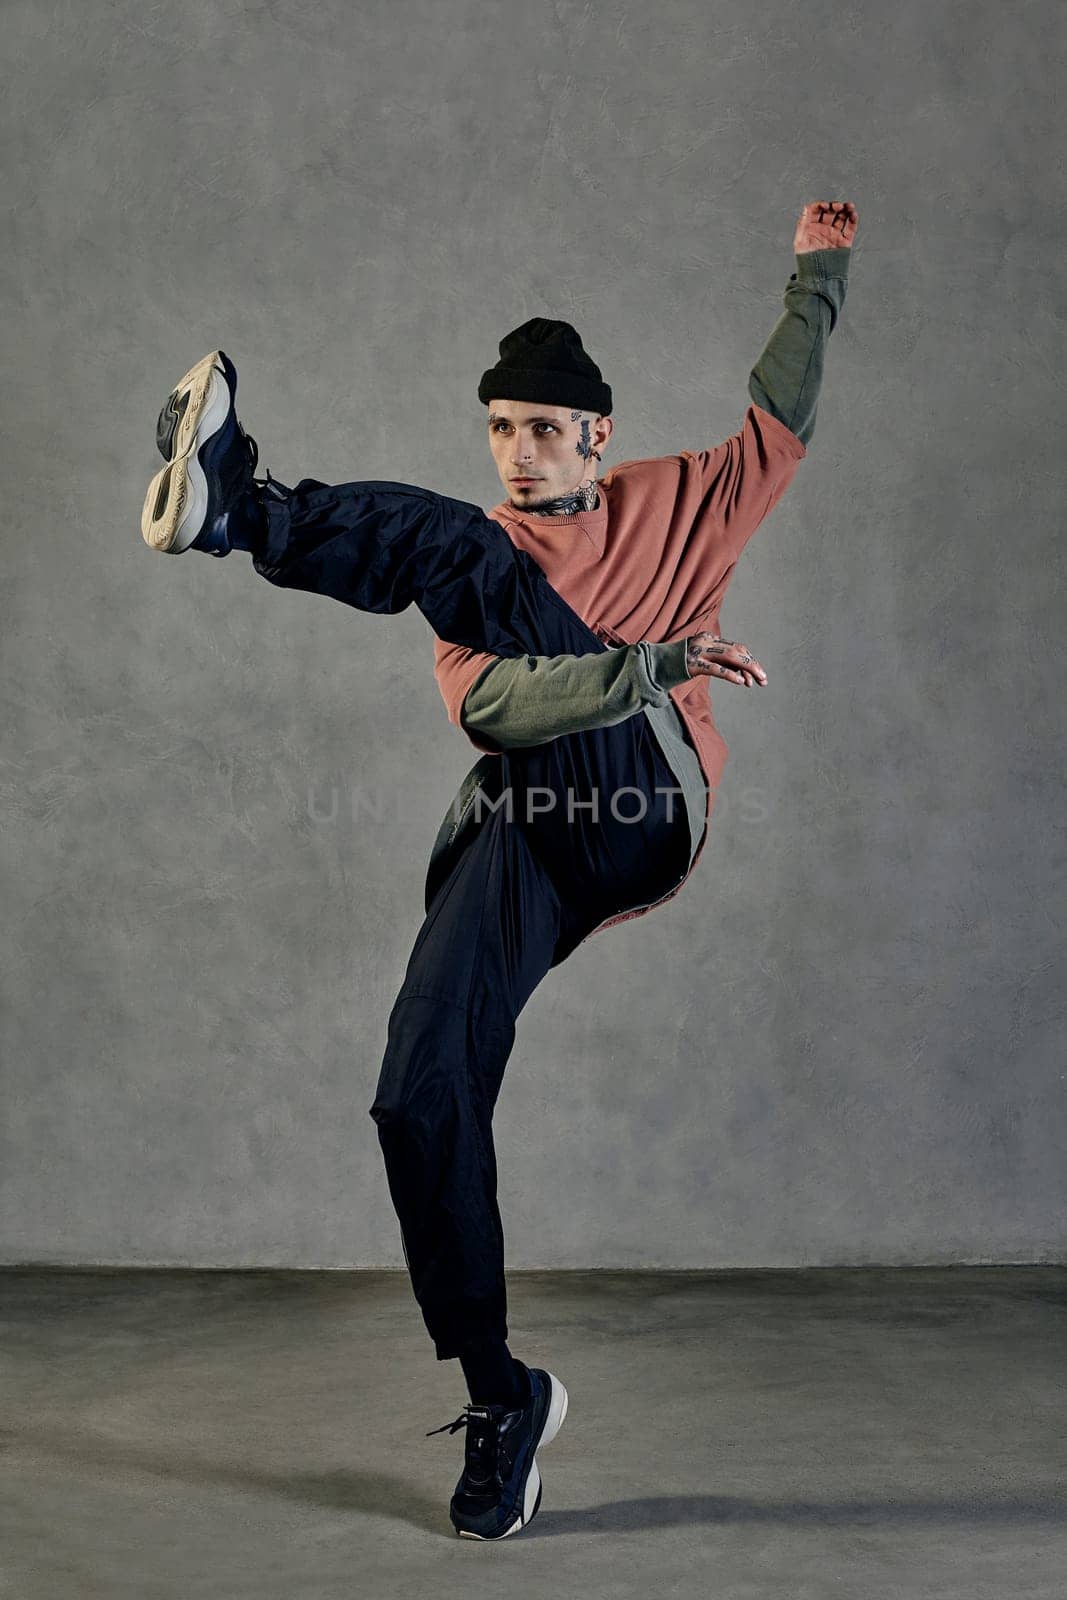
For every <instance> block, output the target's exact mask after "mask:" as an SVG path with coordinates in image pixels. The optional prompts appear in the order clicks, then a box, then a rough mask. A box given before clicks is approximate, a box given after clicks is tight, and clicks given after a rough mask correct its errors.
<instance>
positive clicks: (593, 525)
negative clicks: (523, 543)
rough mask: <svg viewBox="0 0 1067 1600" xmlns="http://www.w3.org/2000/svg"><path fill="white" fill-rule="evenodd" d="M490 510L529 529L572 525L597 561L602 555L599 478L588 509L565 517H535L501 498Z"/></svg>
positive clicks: (603, 507)
mask: <svg viewBox="0 0 1067 1600" xmlns="http://www.w3.org/2000/svg"><path fill="white" fill-rule="evenodd" d="M493 512H494V515H496V516H498V517H500V518H501V520H503V521H507V522H513V523H516V524H517V525H518V526H519V527H522V528H529V529H531V530H537V531H540V530H542V529H545V528H547V527H548V526H549V525H552V526H555V525H559V526H562V527H568V526H574V527H576V528H578V529H579V531H580V532H581V533H582V534H583V535H584V537H585V538H586V539H588V541H589V543H590V545H591V546H592V547H593V550H594V551H595V552H596V556H597V560H599V559H600V557H601V556H602V555H603V554H604V546H605V543H606V542H607V535H608V497H607V494H606V493H605V490H604V480H603V479H602V478H600V479H598V480H597V504H596V506H595V507H594V509H593V510H592V511H575V512H573V513H572V515H571V516H569V517H539V516H537V514H536V513H533V514H531V513H530V512H527V511H520V510H519V509H518V508H517V507H516V506H513V505H512V503H511V501H510V500H501V502H500V504H499V505H495V506H494V507H493Z"/></svg>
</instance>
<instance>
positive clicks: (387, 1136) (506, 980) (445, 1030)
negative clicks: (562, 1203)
mask: <svg viewBox="0 0 1067 1600" xmlns="http://www.w3.org/2000/svg"><path fill="white" fill-rule="evenodd" d="M560 926H561V911H560V902H559V897H558V894H557V892H556V890H555V888H554V886H553V885H552V883H551V881H550V879H549V878H548V875H547V873H546V872H545V870H544V868H543V867H542V866H541V865H540V863H539V862H538V860H537V858H536V856H535V855H534V854H533V852H532V851H531V850H530V848H529V845H528V843H527V841H526V838H525V835H524V833H523V831H522V829H521V828H518V827H514V826H512V825H511V824H509V823H508V821H507V819H506V816H505V813H504V812H503V811H500V812H497V813H495V814H494V815H493V816H492V817H491V818H489V819H487V820H486V822H485V824H484V825H483V826H482V827H481V828H479V830H478V831H477V833H476V834H475V835H474V836H473V838H472V840H471V842H470V844H469V845H468V846H467V848H466V849H465V850H464V851H463V853H462V855H461V856H460V857H459V859H458V860H457V861H456V863H455V865H454V866H453V868H452V871H451V873H450V874H449V876H448V878H447V879H446V880H445V882H444V883H443V884H442V886H441V888H440V889H439V891H438V893H437V895H436V896H435V898H434V900H433V903H432V904H431V907H430V909H429V911H428V913H427V915H426V919H425V921H424V922H423V925H422V928H421V930H420V932H419V935H418V938H417V939H416V941H415V946H414V949H413V950H412V953H411V957H410V960H409V962H408V967H407V973H406V975H405V978H404V982H403V986H402V988H401V990H400V993H399V995H398V996H397V999H396V1002H395V1004H394V1006H393V1010H392V1014H391V1016H390V1018H389V1030H388V1044H387V1047H386V1052H385V1059H384V1061H383V1064H382V1068H381V1073H380V1076H379V1079H378V1086H377V1091H376V1094H375V1098H374V1103H373V1105H372V1106H371V1108H370V1115H371V1116H372V1117H373V1119H374V1121H375V1122H376V1123H377V1125H378V1136H379V1141H380V1143H381V1147H382V1151H383V1154H384V1156H385V1163H386V1171H387V1174H388V1180H389V1189H390V1193H391V1195H392V1199H393V1204H394V1206H395V1208H396V1212H397V1216H398V1218H399V1220H400V1228H401V1236H402V1239H403V1244H404V1254H405V1259H406V1261H407V1264H408V1270H409V1272H410V1275H411V1282H412V1288H413V1290H414V1293H415V1298H416V1300H417V1301H418V1303H419V1306H420V1308H421V1311H422V1315H423V1319H424V1321H425V1323H426V1326H427V1329H428V1331H429V1333H430V1336H431V1338H432V1339H433V1341H434V1345H435V1347H436V1350H437V1355H438V1358H439V1359H440V1360H445V1359H446V1358H448V1357H450V1356H458V1355H460V1354H461V1353H462V1349H463V1347H464V1346H465V1345H469V1344H470V1343H471V1342H472V1341H474V1340H476V1339H487V1340H493V1339H495V1340H499V1341H503V1340H505V1339H506V1338H507V1314H506V1313H507V1302H506V1293H505V1284H504V1239H503V1231H502V1227H501V1222H500V1212H499V1208H498V1205H497V1198H496V1185H497V1172H496V1157H495V1152H494V1145H493V1134H492V1117H493V1108H494V1106H495V1104H496V1100H497V1096H498V1094H499V1091H500V1085H501V1080H502V1078H503V1074H504V1068H505V1065H506V1063H507V1060H508V1057H509V1055H510V1053H511V1049H512V1045H513V1044H514V1039H515V1019H516V1018H517V1017H518V1015H519V1013H520V1012H521V1011H522V1009H523V1007H524V1006H525V1004H526V1002H527V1000H528V999H529V997H530V995H531V994H532V992H533V990H534V988H535V987H536V985H537V984H538V983H539V982H540V980H541V978H542V977H543V976H544V974H545V973H546V972H547V971H548V970H549V968H550V967H551V965H552V964H553V958H554V953H555V950H556V945H557V940H558V937H559V933H560Z"/></svg>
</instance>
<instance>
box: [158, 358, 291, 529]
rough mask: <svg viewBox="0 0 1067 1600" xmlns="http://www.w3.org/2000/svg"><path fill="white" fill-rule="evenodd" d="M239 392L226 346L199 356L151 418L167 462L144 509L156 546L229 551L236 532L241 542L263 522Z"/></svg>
mask: <svg viewBox="0 0 1067 1600" xmlns="http://www.w3.org/2000/svg"><path fill="white" fill-rule="evenodd" d="M236 394H237V369H236V367H235V366H234V364H233V362H232V361H231V360H230V358H229V356H227V355H226V353H225V351H223V350H213V351H212V352H211V354H210V355H207V356H205V357H204V359H203V360H202V361H198V362H197V364H196V366H195V367H191V368H190V370H189V371H188V372H187V373H186V374H185V376H184V378H182V379H181V380H180V381H179V382H178V384H177V385H176V386H175V388H174V389H172V390H171V393H170V395H169V397H168V399H167V401H166V403H165V404H164V406H163V409H162V410H161V411H160V413H159V418H158V420H157V422H156V444H157V446H158V447H159V452H160V454H161V455H162V457H163V459H164V461H165V462H166V466H164V467H163V468H162V470H161V471H159V472H157V473H156V475H155V477H154V478H153V479H152V481H151V483H150V484H149V486H148V493H147V495H146V496H145V502H144V509H143V511H142V512H141V533H142V535H143V536H144V541H145V543H146V544H147V545H150V546H151V548H152V549H153V550H160V551H163V552H165V553H167V554H170V555H180V554H181V553H182V551H184V550H190V549H192V550H204V551H207V553H208V554H209V555H214V556H227V555H229V554H230V551H231V550H232V549H234V548H236V546H235V545H234V543H233V538H240V539H241V540H242V543H241V548H246V547H247V545H248V536H249V535H253V536H254V534H255V533H256V531H257V530H258V529H260V528H262V520H261V519H262V515H263V513H262V507H261V506H259V504H258V501H257V500H256V498H255V493H254V491H255V490H256V489H258V488H262V487H263V485H262V484H260V483H259V482H258V481H257V480H256V479H255V478H254V477H253V472H254V471H255V467H256V464H257V462H258V460H259V447H258V446H257V444H256V441H255V440H254V439H253V438H252V437H251V435H250V434H248V433H246V432H245V430H244V428H243V427H242V426H241V424H240V422H239V421H238V420H237V413H236V411H235V410H234V400H235V397H236ZM267 478H268V481H269V478H270V474H269V473H268V474H267ZM250 491H251V492H252V493H251V495H250ZM231 534H232V536H233V538H231V537H230V535H231Z"/></svg>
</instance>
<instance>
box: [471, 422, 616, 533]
mask: <svg viewBox="0 0 1067 1600" xmlns="http://www.w3.org/2000/svg"><path fill="white" fill-rule="evenodd" d="M487 427H488V430H489V448H490V450H492V452H493V460H494V461H495V462H496V470H497V472H498V473H499V474H500V481H501V483H502V484H503V485H504V488H505V489H506V490H507V494H508V498H509V500H510V501H511V503H512V504H513V505H515V506H519V507H521V508H522V509H523V510H524V511H536V510H537V508H538V506H539V505H543V504H545V503H546V502H547V501H549V500H555V499H556V498H557V497H558V496H559V495H561V494H572V493H573V492H574V490H575V489H577V487H578V485H579V484H580V483H582V482H583V481H585V480H586V479H588V478H595V477H596V468H597V466H598V465H599V463H598V462H597V459H596V457H595V456H594V455H592V454H591V453H590V452H591V451H592V450H594V449H596V450H602V449H603V447H604V445H605V444H606V443H607V440H608V436H609V434H610V433H611V430H612V421H611V418H610V417H598V416H597V414H596V413H595V412H594V411H577V410H574V409H572V408H571V407H570V406H549V405H541V404H539V403H536V402H534V401H527V400H490V402H489V420H488V423H487ZM523 478H525V479H527V480H529V481H527V482H520V481H518V480H520V479H523Z"/></svg>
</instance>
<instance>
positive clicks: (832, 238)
mask: <svg viewBox="0 0 1067 1600" xmlns="http://www.w3.org/2000/svg"><path fill="white" fill-rule="evenodd" d="M859 220H860V217H859V212H858V211H857V210H856V208H855V206H854V205H853V204H852V201H851V200H813V201H812V202H811V204H810V205H807V206H805V207H804V209H803V211H802V212H801V213H800V218H799V220H798V222H797V226H796V232H795V233H794V234H793V251H794V253H795V254H796V255H798V256H802V255H805V254H806V253H807V251H809V250H834V249H837V250H847V249H850V248H851V245H852V241H853V239H854V238H855V237H856V229H857V227H858V226H859Z"/></svg>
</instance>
